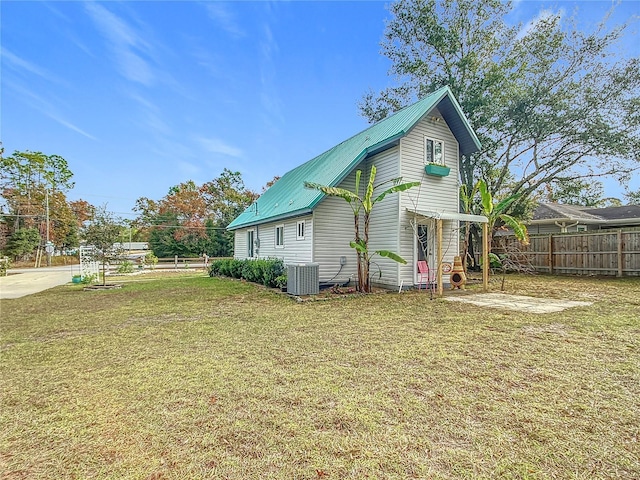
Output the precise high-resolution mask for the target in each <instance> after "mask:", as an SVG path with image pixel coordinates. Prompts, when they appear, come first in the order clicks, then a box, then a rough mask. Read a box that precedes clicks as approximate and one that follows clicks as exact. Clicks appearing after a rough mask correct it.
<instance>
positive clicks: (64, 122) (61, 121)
mask: <svg viewBox="0 0 640 480" xmlns="http://www.w3.org/2000/svg"><path fill="white" fill-rule="evenodd" d="M42 113H44V114H45V115H46V116H48V117H49V118H51V119H52V120H55V121H56V122H58V123H59V124H60V125H63V126H65V127H67V128H68V129H70V130H73V131H74V132H76V133H79V134H80V135H83V136H85V137H87V138H89V139H91V140H98V139H97V138H96V137H94V136H93V135H91V134H90V133H87V132H85V131H84V130H82V129H81V128H80V127H77V126H76V125H74V124H73V123H71V122H68V121H67V120H65V119H64V118H60V117H58V116H57V115H55V114H54V113H52V112H42Z"/></svg>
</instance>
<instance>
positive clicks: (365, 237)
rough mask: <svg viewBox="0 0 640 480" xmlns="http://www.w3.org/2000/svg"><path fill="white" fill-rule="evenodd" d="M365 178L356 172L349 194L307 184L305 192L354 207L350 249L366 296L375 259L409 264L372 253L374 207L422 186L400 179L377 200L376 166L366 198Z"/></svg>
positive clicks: (360, 288)
mask: <svg viewBox="0 0 640 480" xmlns="http://www.w3.org/2000/svg"><path fill="white" fill-rule="evenodd" d="M361 176H362V171H361V170H357V171H356V184H355V190H354V191H353V192H352V191H350V190H347V189H344V188H339V187H329V186H326V185H320V184H317V183H310V182H305V184H304V185H305V187H306V188H313V189H316V190H320V191H321V192H322V193H324V194H325V195H330V196H333V197H340V198H343V199H344V200H346V202H347V203H348V204H349V206H350V207H351V210H352V211H353V224H354V239H353V241H352V242H351V243H350V246H351V248H353V249H355V251H356V258H357V269H358V291H359V292H363V293H369V292H371V282H370V280H371V279H370V276H369V270H370V267H371V259H372V258H373V256H374V255H380V256H381V257H387V258H390V259H391V260H394V261H396V262H398V263H403V264H405V263H407V261H406V260H405V259H403V258H402V257H400V256H399V255H398V254H396V253H394V252H390V251H389V250H376V251H373V252H372V251H370V250H369V222H370V221H371V213H372V211H373V207H374V205H375V204H376V203H378V202H380V201H382V200H383V199H384V197H386V196H387V195H389V194H391V193H396V192H403V191H405V190H408V189H410V188H412V187H416V186H418V185H420V182H408V183H400V182H401V181H402V179H401V178H396V179H394V180H392V181H391V182H385V183H384V184H387V183H393V186H392V187H390V188H387V189H385V190H383V191H382V192H381V193H379V194H378V195H377V196H376V197H374V191H375V190H376V188H379V187H381V186H382V185H384V184H382V185H377V186H376V185H374V181H375V178H376V167H375V165H372V166H371V173H370V174H369V182H368V183H367V185H366V187H365V192H364V195H362V196H361V195H360V177H361ZM361 212H362V221H363V229H362V233H361V230H360V213H361Z"/></svg>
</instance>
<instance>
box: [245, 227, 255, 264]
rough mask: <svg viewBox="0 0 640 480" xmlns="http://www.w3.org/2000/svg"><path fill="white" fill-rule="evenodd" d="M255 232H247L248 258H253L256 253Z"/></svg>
mask: <svg viewBox="0 0 640 480" xmlns="http://www.w3.org/2000/svg"><path fill="white" fill-rule="evenodd" d="M254 243H255V242H254V231H253V230H249V231H247V257H248V258H253V253H254Z"/></svg>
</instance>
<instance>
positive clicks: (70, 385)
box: [0, 273, 640, 480]
mask: <svg viewBox="0 0 640 480" xmlns="http://www.w3.org/2000/svg"><path fill="white" fill-rule="evenodd" d="M498 286H499V284H498V283H496V284H495V287H494V288H498ZM506 290H507V291H508V292H513V293H519V294H530V295H534V296H552V297H558V298H568V299H574V300H590V301H593V302H594V304H593V305H592V306H590V307H581V308H574V309H570V310H566V311H564V312H562V313H555V314H548V315H535V314H524V313H523V314H520V313H514V312H504V311H499V310H493V309H478V308H477V307H473V306H470V305H466V304H458V303H449V302H446V301H444V300H429V295H428V294H425V293H424V292H422V293H416V292H413V293H404V294H395V293H392V294H379V295H373V296H368V297H358V296H351V297H345V298H338V299H332V300H330V301H317V302H306V303H302V304H299V303H296V302H293V301H291V300H290V299H288V298H286V297H284V296H282V295H278V294H275V293H273V292H271V291H268V290H265V289H263V288H259V287H254V286H252V285H249V284H246V283H243V282H239V281H232V280H224V279H210V278H207V277H203V276H202V275H200V276H197V275H196V274H195V273H191V274H186V275H185V274H182V275H169V274H163V275H157V277H156V278H150V277H136V278H135V279H131V280H128V281H127V283H125V284H124V287H123V288H122V289H121V290H113V291H108V292H84V291H82V290H81V286H78V285H67V286H64V287H59V288H56V289H53V290H49V291H47V292H42V293H40V294H37V295H32V296H29V297H25V298H22V299H17V300H2V301H0V309H1V315H2V324H1V338H0V347H1V363H0V378H1V382H2V384H1V389H0V390H1V391H0V401H1V404H0V420H1V422H0V478H2V479H22V478H25V479H27V478H28V479H42V478H44V479H66V478H69V479H71V478H73V479H86V478H96V479H128V478H130V479H153V480H160V479H163V480H164V479H204V478H207V479H258V478H269V479H287V480H289V479H317V478H325V479H363V478H372V479H374V478H377V479H392V478H393V479H396V478H397V479H407V478H424V479H439V478H443V479H444V478H447V479H458V478H486V479H494V478H521V479H542V478H561V479H568V478H576V479H577V478H580V479H592V478H628V479H632V478H640V460H639V458H640V438H639V437H640V279H635V280H631V279H625V280H616V279H610V280H603V279H581V278H565V279H558V278H553V277H544V276H539V277H507V281H506Z"/></svg>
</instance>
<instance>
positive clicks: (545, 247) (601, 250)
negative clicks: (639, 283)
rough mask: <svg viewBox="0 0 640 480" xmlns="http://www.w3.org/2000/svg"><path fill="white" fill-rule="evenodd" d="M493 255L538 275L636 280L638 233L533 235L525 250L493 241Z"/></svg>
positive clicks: (508, 240) (511, 240)
mask: <svg viewBox="0 0 640 480" xmlns="http://www.w3.org/2000/svg"><path fill="white" fill-rule="evenodd" d="M493 253H497V254H498V255H502V254H504V255H507V257H508V258H509V262H510V263H512V264H514V265H520V266H522V267H523V268H522V269H523V270H525V269H526V268H527V267H529V268H531V269H535V270H536V271H537V272H541V273H551V274H566V275H611V276H617V277H626V276H640V231H638V230H631V231H625V230H607V231H598V232H583V233H575V234H573V233H571V234H567V233H563V234H551V235H535V236H531V238H530V244H529V245H528V246H523V245H521V244H520V243H519V242H518V240H517V239H516V238H515V237H512V236H503V237H494V241H493Z"/></svg>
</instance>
